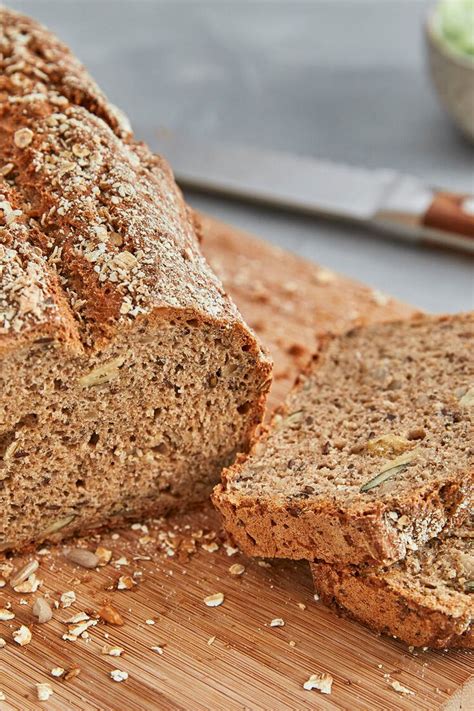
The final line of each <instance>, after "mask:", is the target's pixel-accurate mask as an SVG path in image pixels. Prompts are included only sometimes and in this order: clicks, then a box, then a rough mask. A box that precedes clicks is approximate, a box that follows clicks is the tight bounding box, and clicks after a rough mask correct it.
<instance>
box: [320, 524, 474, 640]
mask: <svg viewBox="0 0 474 711" xmlns="http://www.w3.org/2000/svg"><path fill="white" fill-rule="evenodd" d="M311 570H312V573H313V578H314V584H315V588H316V592H317V593H318V594H319V596H320V598H321V600H322V601H323V602H324V603H325V604H327V605H329V606H331V607H334V608H335V609H336V610H338V611H340V612H342V613H345V614H348V615H349V616H351V617H353V618H354V619H356V620H358V621H359V622H362V623H363V624H365V625H367V626H368V627H370V628H371V629H373V630H375V631H376V632H382V633H384V634H389V635H392V636H394V637H398V638H399V639H401V640H402V641H404V642H406V643H407V644H410V645H413V646H415V647H466V648H469V649H474V629H473V623H474V597H473V596H474V527H473V525H472V521H468V522H466V524H465V525H464V526H462V527H460V528H458V529H456V530H455V531H452V532H451V533H450V535H447V536H443V537H441V538H433V539H431V541H429V542H428V543H427V544H426V545H425V546H424V547H423V548H421V549H420V550H419V551H416V552H412V551H410V552H409V553H408V555H407V557H406V558H405V559H404V560H403V561H400V562H398V563H395V564H394V565H392V566H390V567H388V568H380V569H375V570H373V569H370V570H369V571H367V570H365V571H360V570H359V571H358V570H354V569H352V570H351V569H350V568H344V569H337V568H335V567H334V566H332V565H329V564H328V563H322V562H321V563H320V562H316V563H312V564H311Z"/></svg>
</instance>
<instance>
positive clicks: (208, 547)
mask: <svg viewBox="0 0 474 711" xmlns="http://www.w3.org/2000/svg"><path fill="white" fill-rule="evenodd" d="M201 548H203V549H204V550H205V551H207V552H208V553H215V552H216V551H218V550H219V546H218V545H217V543H215V542H214V541H213V542H212V543H203V544H202V545H201Z"/></svg>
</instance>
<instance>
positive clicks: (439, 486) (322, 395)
mask: <svg viewBox="0 0 474 711" xmlns="http://www.w3.org/2000/svg"><path fill="white" fill-rule="evenodd" d="M473 337H474V314H473V313H471V314H466V315H459V316H452V317H449V316H448V317H422V318H419V319H415V320H413V321H407V322H399V323H388V324H379V325H375V326H372V327H365V328H360V329H356V330H354V331H352V332H350V333H348V334H347V335H345V336H341V337H337V338H328V339H327V340H326V343H325V344H323V345H322V346H321V348H320V350H319V352H318V354H317V355H316V356H315V358H314V362H313V364H312V366H311V367H310V368H309V369H308V370H307V372H305V373H304V374H303V375H302V376H301V377H300V378H299V381H298V382H297V385H296V387H295V389H294V390H293V392H292V393H291V394H290V395H289V397H288V399H287V401H286V404H285V405H284V406H283V407H282V408H281V409H280V410H279V411H277V414H276V415H275V417H274V418H273V420H272V423H271V426H270V428H269V429H268V430H267V431H266V432H265V433H264V434H263V436H262V437H261V438H260V439H259V440H257V441H256V442H255V444H254V446H253V448H252V451H251V454H250V455H249V456H248V457H241V458H240V460H239V461H238V462H237V463H236V464H235V465H234V466H233V467H231V468H230V469H227V470H226V471H225V472H224V474H223V477H222V483H221V484H220V485H219V486H218V487H217V488H216V490H215V492H214V503H215V504H216V506H217V507H218V509H220V511H221V512H222V514H223V517H224V522H225V525H226V527H227V529H228V530H229V531H230V532H231V534H232V535H233V536H234V538H235V540H236V541H237V543H238V544H239V545H240V546H241V547H242V549H243V550H244V551H246V552H247V553H249V554H251V555H262V556H268V557H288V558H300V559H306V560H314V559H316V558H318V559H322V560H324V561H326V562H329V563H335V564H337V565H339V566H345V565H348V564H354V565H361V564H372V565H375V564H378V565H383V564H386V563H389V562H393V561H396V560H399V559H401V558H403V557H404V556H405V555H406V554H407V552H408V551H409V550H411V549H416V548H417V547H418V546H420V545H422V544H424V543H426V541H428V540H429V539H430V538H432V537H434V536H436V535H437V534H438V533H439V532H440V531H441V530H442V529H443V528H444V527H445V526H446V525H447V524H449V522H450V521H451V519H453V517H454V516H458V517H460V516H462V514H463V512H464V513H466V510H467V501H468V498H469V496H472V490H473V479H474V466H473V432H474V429H473V403H474V387H473V386H474V359H473V347H474V345H473V341H474V338H473Z"/></svg>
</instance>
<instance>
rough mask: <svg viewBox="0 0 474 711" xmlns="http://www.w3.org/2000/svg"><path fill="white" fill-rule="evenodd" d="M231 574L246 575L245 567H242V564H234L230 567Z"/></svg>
mask: <svg viewBox="0 0 474 711" xmlns="http://www.w3.org/2000/svg"><path fill="white" fill-rule="evenodd" d="M229 573H230V574H231V575H242V574H243V573H245V565H242V564H241V563H234V565H231V566H230V568H229Z"/></svg>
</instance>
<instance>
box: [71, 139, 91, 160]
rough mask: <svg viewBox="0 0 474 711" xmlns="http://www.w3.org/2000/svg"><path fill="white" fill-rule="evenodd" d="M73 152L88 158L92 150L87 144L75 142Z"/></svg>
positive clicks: (80, 156) (78, 156)
mask: <svg viewBox="0 0 474 711" xmlns="http://www.w3.org/2000/svg"><path fill="white" fill-rule="evenodd" d="M72 152H73V153H74V155H75V156H76V157H77V158H87V156H88V155H89V154H90V150H89V149H88V148H87V146H81V144H80V143H74V145H73V147H72Z"/></svg>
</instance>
